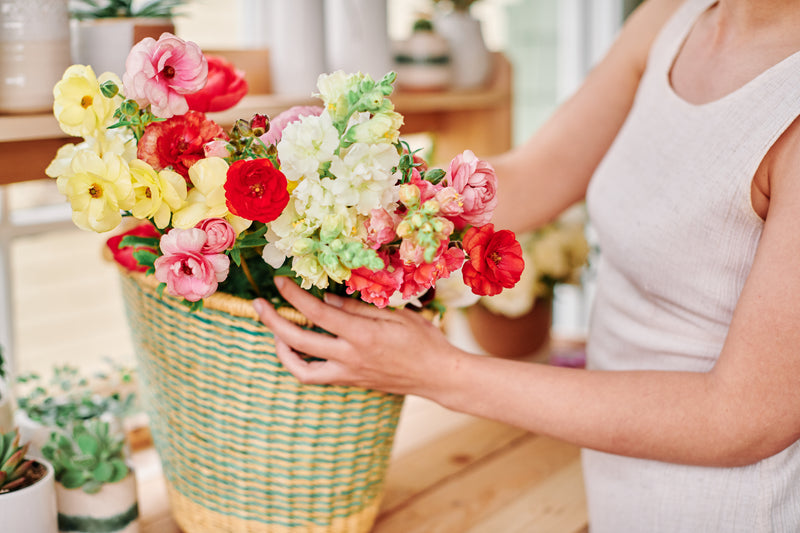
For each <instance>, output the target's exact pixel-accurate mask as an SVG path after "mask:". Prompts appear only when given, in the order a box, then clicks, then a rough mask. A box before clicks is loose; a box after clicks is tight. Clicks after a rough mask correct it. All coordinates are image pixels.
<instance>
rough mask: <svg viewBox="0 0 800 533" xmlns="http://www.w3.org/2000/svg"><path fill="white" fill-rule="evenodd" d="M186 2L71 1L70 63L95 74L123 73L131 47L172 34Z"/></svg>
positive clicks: (133, 0) (184, 0) (180, 0)
mask: <svg viewBox="0 0 800 533" xmlns="http://www.w3.org/2000/svg"><path fill="white" fill-rule="evenodd" d="M186 2H187V0H150V1H145V2H141V1H136V0H74V2H73V5H72V10H71V11H70V16H71V17H72V19H73V20H72V61H73V63H80V64H82V65H90V66H91V67H92V69H93V70H94V71H95V73H97V74H101V73H103V72H123V71H124V70H125V58H127V57H128V52H129V51H130V49H131V46H133V44H134V43H137V42H139V41H140V40H142V39H144V38H145V37H153V38H158V37H159V36H160V35H161V34H162V33H164V32H169V33H174V32H175V25H174V24H173V21H172V20H173V17H174V16H175V14H176V13H175V9H176V8H178V7H179V6H181V5H183V4H185V3H186Z"/></svg>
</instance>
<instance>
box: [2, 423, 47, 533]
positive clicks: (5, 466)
mask: <svg viewBox="0 0 800 533" xmlns="http://www.w3.org/2000/svg"><path fill="white" fill-rule="evenodd" d="M53 477H54V471H53V467H52V466H51V465H50V464H49V463H47V462H46V461H44V460H43V459H32V458H31V457H30V456H28V445H27V444H25V445H23V446H20V437H19V432H17V431H9V432H8V433H5V434H0V529H2V530H3V531H10V532H14V531H35V532H36V533H56V531H57V522H56V496H55V485H54V482H53Z"/></svg>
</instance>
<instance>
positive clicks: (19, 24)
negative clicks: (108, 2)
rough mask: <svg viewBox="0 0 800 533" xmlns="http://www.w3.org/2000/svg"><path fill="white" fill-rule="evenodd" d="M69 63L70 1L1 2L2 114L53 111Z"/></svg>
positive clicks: (0, 91) (16, 0)
mask: <svg viewBox="0 0 800 533" xmlns="http://www.w3.org/2000/svg"><path fill="white" fill-rule="evenodd" d="M69 62H70V57H69V18H68V12H67V0H0V73H2V74H1V75H0V113H36V112H44V111H47V110H49V109H50V108H51V107H52V106H53V85H55V83H56V82H57V81H58V80H60V79H61V75H62V74H63V73H64V70H66V68H67V67H68V66H69Z"/></svg>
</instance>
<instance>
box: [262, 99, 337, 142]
mask: <svg viewBox="0 0 800 533" xmlns="http://www.w3.org/2000/svg"><path fill="white" fill-rule="evenodd" d="M322 111H323V108H321V107H319V106H300V105H296V106H294V107H290V108H289V109H287V110H286V111H282V112H281V113H278V114H277V115H276V116H275V118H273V119H272V120H270V121H269V130H268V131H267V133H265V134H264V135H262V136H261V137H259V139H261V140H262V141H263V142H264V144H266V145H267V146H269V145H270V144H278V141H280V140H281V133H283V128H285V127H286V126H288V125H289V124H291V123H292V122H296V121H298V120H300V118H301V117H316V116H319V115H321V114H322Z"/></svg>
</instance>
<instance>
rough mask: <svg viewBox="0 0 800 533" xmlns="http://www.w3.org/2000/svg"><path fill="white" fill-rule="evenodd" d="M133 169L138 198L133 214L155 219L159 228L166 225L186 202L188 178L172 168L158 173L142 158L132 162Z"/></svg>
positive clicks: (135, 194)
mask: <svg viewBox="0 0 800 533" xmlns="http://www.w3.org/2000/svg"><path fill="white" fill-rule="evenodd" d="M130 169H131V180H132V182H133V194H134V198H135V200H134V202H135V203H134V204H133V209H131V214H133V216H134V217H136V218H139V219H142V220H144V219H148V218H152V219H153V222H154V223H155V225H156V227H157V228H160V229H164V228H166V227H167V226H168V225H169V219H170V217H171V216H172V213H173V212H174V211H177V210H179V209H180V208H182V207H183V206H184V204H185V203H186V180H184V179H183V176H181V175H180V174H178V173H177V172H173V171H172V170H162V171H161V172H156V171H155V169H154V168H153V167H151V166H150V165H148V164H147V163H145V162H144V161H142V160H140V159H134V160H133V161H131V162H130Z"/></svg>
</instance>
